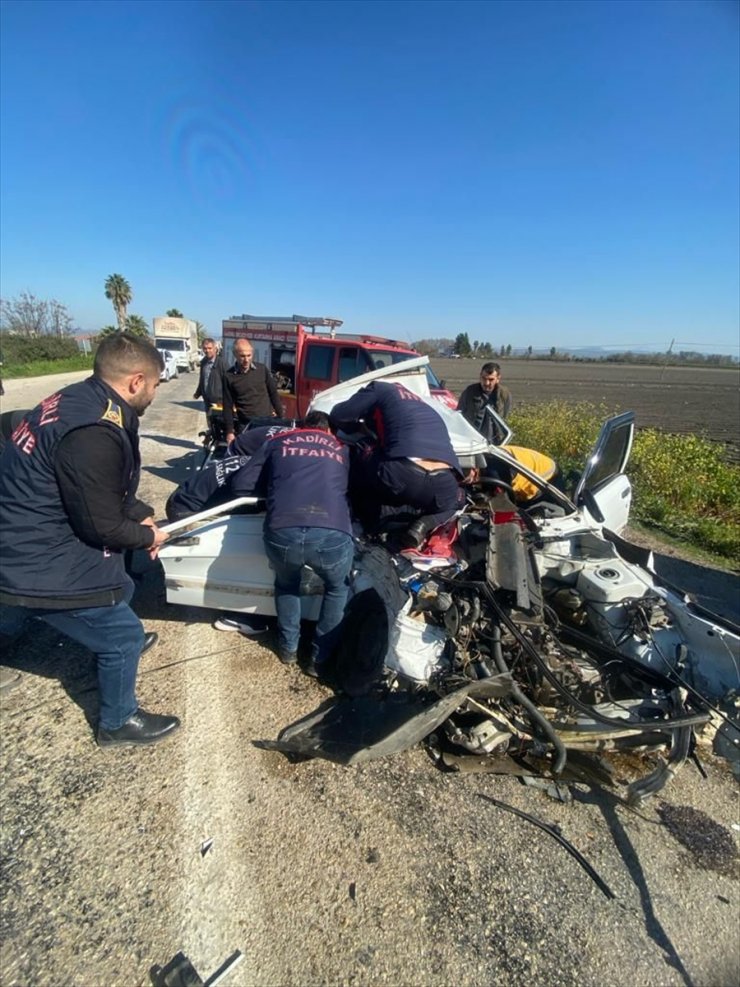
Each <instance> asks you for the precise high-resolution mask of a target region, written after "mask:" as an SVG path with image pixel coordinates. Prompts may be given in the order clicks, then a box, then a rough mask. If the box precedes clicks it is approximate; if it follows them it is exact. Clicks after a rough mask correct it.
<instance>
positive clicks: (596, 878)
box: [478, 792, 617, 900]
mask: <svg viewBox="0 0 740 987" xmlns="http://www.w3.org/2000/svg"><path fill="white" fill-rule="evenodd" d="M478 798H481V799H485V800H486V802H491V803H492V805H495V806H497V808H499V809H505V810H506V811H507V812H513V813H514V815H515V816H519V818H520V819H526V820H527V822H531V823H533V824H534V825H535V826H537V827H539V829H542V830H544V832H546V833H549V834H550V836H552V838H553V839H554V840H557V841H558V843H559V844H560V845H561V846H562V847H564V848H565V849H566V850H567V851H568V853H569V854H570V855H571V857H573V859H574V860H577V861H578V863H579V864H580V865H581V867H583V869H584V870H585V871H586V873H587V874H588V876H589V877H590V878H591V880H592V881H593V882H594V883H595V884H596V886H597V887H598V888H599V890H600V891H602V892H603V893H604V894H605V895H606V897H607V898H610V899H612V900H614V899H615V898H616V897H617V896H616V895H615V894H614V892H613V891H612V889H611V888H610V887H609V885H608V884H607V883H606V881H605V880H604V878H603V877H601V876H600V875H599V874H598V873H597V872H596V870H595V869H594V868H593V867H592V866H591V864H590V863H589V862H588V860H586V858H585V857H584V856H583V854H582V853H581V852H580V850H576V848H575V847H574V846H573V844H572V843H571V842H570V841H569V840H566V838H565V837H564V836H563V834H562V833H561V832H560V830H559V829H558V827H557V826H554V825H552V824H551V823H545V822H542V820H541V819H538V818H537V817H536V816H532V815H530V814H529V813H528V812H522V810H521V809H515V808H514V806H513V805H507V803H506V802H499V800H498V799H495V798H492V797H491V796H490V795H484V794H483V793H482V792H479V793H478Z"/></svg>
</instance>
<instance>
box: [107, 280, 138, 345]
mask: <svg viewBox="0 0 740 987" xmlns="http://www.w3.org/2000/svg"><path fill="white" fill-rule="evenodd" d="M105 297H106V298H108V299H110V301H111V302H113V309H114V311H115V313H116V319H117V320H118V331H119V332H123V331H124V329H125V328H126V308H127V306H128V305H129V303H130V302H131V299H132V298H133V297H134V294H133V292H132V291H131V285H130V284H129V283H128V281H127V280H126V278H124V276H123V275H122V274H111V275H110V277H109V278H107V280H106V282H105Z"/></svg>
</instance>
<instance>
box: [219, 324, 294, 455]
mask: <svg viewBox="0 0 740 987" xmlns="http://www.w3.org/2000/svg"><path fill="white" fill-rule="evenodd" d="M253 358H254V347H253V346H252V344H251V343H250V341H249V340H248V339H237V341H236V342H235V343H234V363H233V364H232V366H230V367H229V369H228V370H227V371H226V372H225V373H224V375H223V405H224V430H225V432H226V441H227V442H233V441H234V439H235V437H236V432H237V430H238V428H239V429H241V428H244V426H245V425H246V424H247V423H248V422H249V421H250V419H252V418H265V417H269V416H270V415H276V416H277V417H278V418H282V416H283V405H282V403H281V401H280V396H279V394H278V389H277V384H276V383H275V379H274V378H273V376H272V374H271V373H270V371H269V370H268V369H267V367H266V366H264V364H262V363H255V362H254V359H253ZM233 409H236V420H237V425H238V428H237V425H235V424H234V410H233Z"/></svg>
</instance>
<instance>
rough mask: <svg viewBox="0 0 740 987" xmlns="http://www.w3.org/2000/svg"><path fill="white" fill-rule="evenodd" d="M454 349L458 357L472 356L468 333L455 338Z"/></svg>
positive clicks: (461, 333) (460, 333)
mask: <svg viewBox="0 0 740 987" xmlns="http://www.w3.org/2000/svg"><path fill="white" fill-rule="evenodd" d="M453 349H454V351H455V353H457V355H458V356H470V340H469V339H468V334H467V333H466V332H459V333H458V334H457V336H455V345H454V347H453Z"/></svg>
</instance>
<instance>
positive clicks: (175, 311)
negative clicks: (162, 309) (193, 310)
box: [167, 308, 185, 319]
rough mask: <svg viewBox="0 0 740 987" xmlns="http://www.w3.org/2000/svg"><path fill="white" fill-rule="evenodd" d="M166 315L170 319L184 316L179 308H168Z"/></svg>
mask: <svg viewBox="0 0 740 987" xmlns="http://www.w3.org/2000/svg"><path fill="white" fill-rule="evenodd" d="M167 315H168V316H169V317H170V318H171V319H184V318H185V316H184V315H183V314H182V312H181V311H180V309H179V308H168V309H167Z"/></svg>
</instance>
